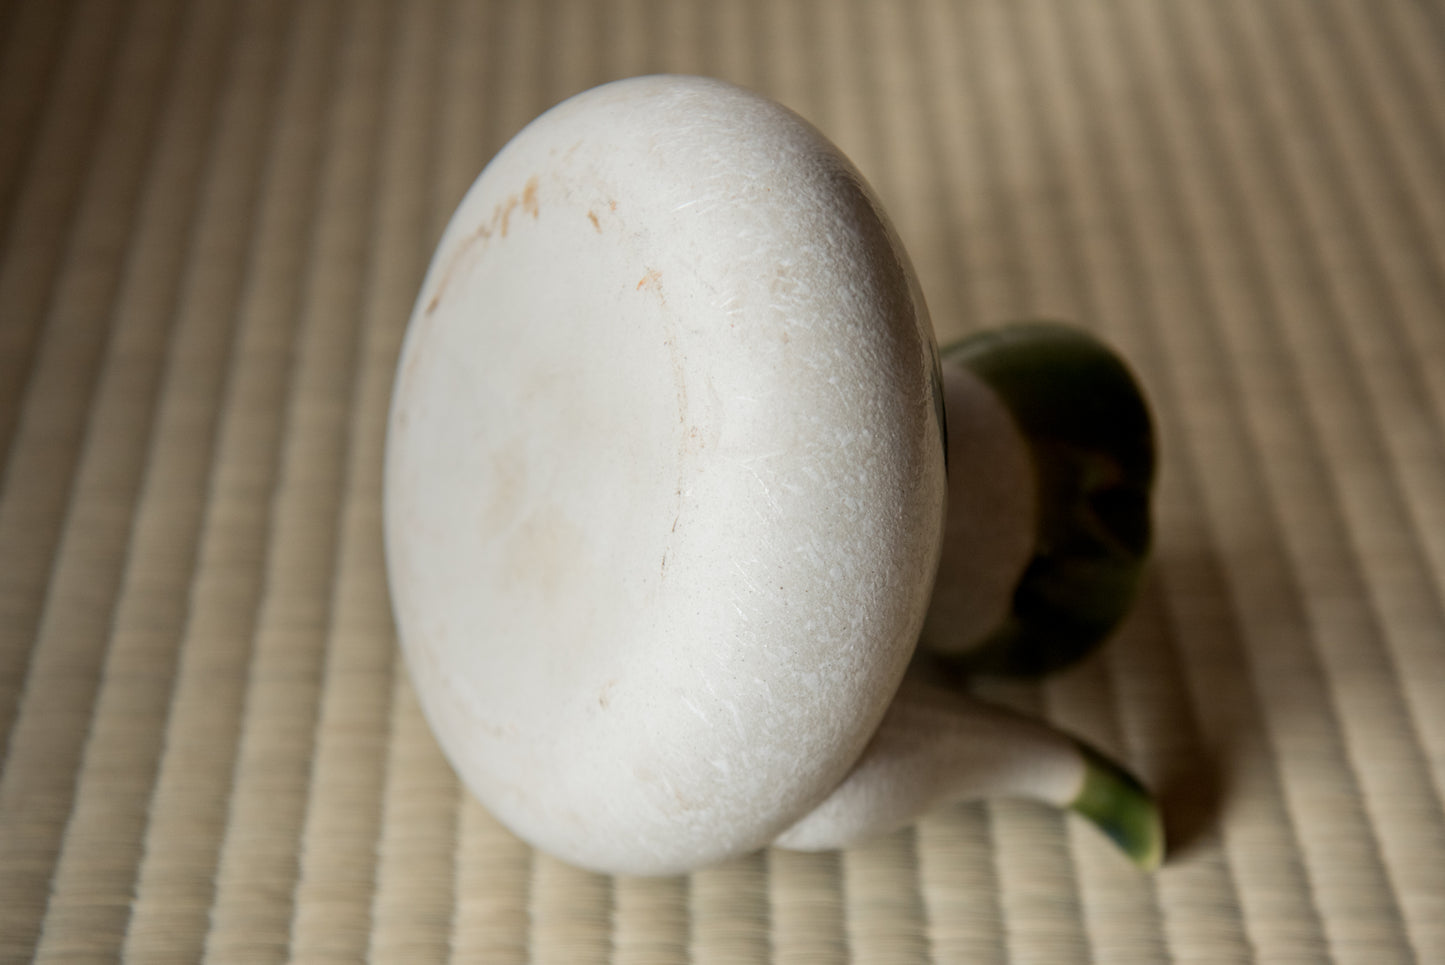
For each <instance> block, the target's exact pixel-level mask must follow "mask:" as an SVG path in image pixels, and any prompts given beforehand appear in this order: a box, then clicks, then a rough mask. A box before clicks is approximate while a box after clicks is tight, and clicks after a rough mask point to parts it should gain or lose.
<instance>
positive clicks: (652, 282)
mask: <svg viewBox="0 0 1445 965" xmlns="http://www.w3.org/2000/svg"><path fill="white" fill-rule="evenodd" d="M644 288H651V289H652V290H654V291H659V290H661V288H662V272H660V271H658V270H657V269H656V268H649V269H647V274H645V275H643V276H642V280H641V281H639V282H638V283H637V290H638V291H642V290H643V289H644Z"/></svg>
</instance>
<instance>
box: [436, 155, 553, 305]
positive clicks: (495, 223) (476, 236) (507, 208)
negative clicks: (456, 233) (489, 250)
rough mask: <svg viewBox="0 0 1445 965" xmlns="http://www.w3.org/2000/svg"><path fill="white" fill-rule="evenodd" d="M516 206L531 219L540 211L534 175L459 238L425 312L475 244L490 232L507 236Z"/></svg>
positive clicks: (437, 302) (489, 237)
mask: <svg viewBox="0 0 1445 965" xmlns="http://www.w3.org/2000/svg"><path fill="white" fill-rule="evenodd" d="M518 207H521V209H522V210H523V211H525V212H527V213H528V214H530V215H531V216H532V220H534V221H535V220H536V219H537V216H538V215H539V214H541V210H542V209H541V206H540V205H539V204H538V202H537V179H536V178H535V177H531V178H528V179H527V183H526V185H525V186H524V187H523V188H522V193H521V194H520V195H517V194H509V195H507V197H506V199H505V200H503V201H502V202H501V203H500V204H498V205H497V206H496V207H494V208H493V209H492V217H491V218H490V219H489V220H488V221H487V222H486V223H485V224H479V225H477V227H476V229H475V230H473V231H472V232H471V234H469V235H467V236H466V237H465V238H463V239H462V242H461V244H459V245H457V247H456V250H455V251H454V252H453V253H452V255H451V257H450V258H449V259H448V260H447V266H446V268H445V269H444V270H443V271H442V278H441V281H440V282H438V283H437V290H436V293H435V294H433V295H432V297H431V298H430V299H428V300H427V303H426V313H427V314H428V315H431V314H433V313H434V312H436V310H437V308H438V307H440V305H441V302H442V297H443V296H444V295H445V294H446V291H447V286H449V285H450V284H451V282H452V276H453V275H455V274H456V271H457V267H458V266H459V265H460V264H461V262H462V260H463V259H464V258H466V257H467V256H468V255H469V254H470V253H471V252H472V251H473V249H475V248H476V247H477V245H479V244H482V243H484V242H486V241H489V240H491V237H492V235H494V234H500V235H501V236H502V237H503V238H505V237H507V231H508V229H509V228H510V227H511V221H512V212H513V211H515V210H516V209H517V208H518Z"/></svg>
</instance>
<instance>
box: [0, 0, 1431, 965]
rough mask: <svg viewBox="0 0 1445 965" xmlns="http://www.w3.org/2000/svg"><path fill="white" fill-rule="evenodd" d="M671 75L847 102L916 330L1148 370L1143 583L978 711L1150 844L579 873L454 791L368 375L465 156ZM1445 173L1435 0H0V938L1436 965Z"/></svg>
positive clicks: (159, 948) (194, 945) (970, 830)
mask: <svg viewBox="0 0 1445 965" xmlns="http://www.w3.org/2000/svg"><path fill="white" fill-rule="evenodd" d="M653 71H685V72H697V73H708V74H715V75H719V76H722V77H725V78H728V79H731V80H734V81H737V82H739V83H742V84H745V85H747V86H749V87H752V88H754V89H756V90H759V91H761V92H764V93H766V94H769V95H772V96H774V97H777V98H779V99H781V100H782V101H783V102H784V103H786V104H788V105H790V106H791V107H793V108H795V109H797V110H798V111H799V112H801V113H802V114H803V115H804V116H806V117H808V118H810V119H811V120H812V121H814V122H815V123H816V124H817V125H818V126H820V127H821V128H822V129H823V130H824V131H825V132H826V133H827V134H829V135H830V136H831V137H833V138H834V139H835V140H836V141H837V142H838V143H839V144H840V145H841V146H842V147H843V149H844V150H845V151H847V152H848V153H849V154H850V155H851V156H852V157H853V158H854V160H855V161H856V162H857V164H858V165H859V166H860V167H861V168H862V169H863V171H864V172H865V173H866V174H867V176H868V177H869V178H870V179H871V180H872V182H873V184H874V186H875V187H876V188H877V190H878V192H879V193H880V194H881V195H882V197H883V198H884V200H885V202H886V204H887V205H888V207H889V209H890V211H891V212H892V213H893V215H894V217H895V220H896V222H897V224H898V227H899V229H900V232H901V234H902V235H903V238H904V240H905V242H906V243H907V245H908V246H909V248H910V250H911V252H912V253H913V256H914V258H915V261H916V263H917V265H918V268H919V271H920V274H921V276H922V281H923V285H924V288H925V290H926V293H927V295H928V298H929V300H930V303H931V306H932V309H933V313H934V318H935V323H936V326H937V328H938V331H939V334H940V336H941V337H943V338H948V337H951V336H955V335H958V334H961V333H963V332H965V331H968V330H971V329H974V328H977V327H980V326H983V325H985V324H988V323H991V322H997V321H1002V320H1006V319H1009V318H1014V317H1019V316H1025V315H1049V316H1055V317H1062V318H1069V319H1073V320H1076V321H1078V322H1080V323H1081V324H1084V325H1087V326H1089V327H1090V328H1092V329H1094V330H1095V331H1098V332H1100V333H1101V334H1103V335H1104V336H1105V337H1106V338H1108V339H1110V340H1112V341H1113V342H1114V343H1115V344H1116V345H1117V346H1119V347H1120V348H1121V350H1122V351H1123V352H1124V353H1125V354H1126V355H1127V356H1128V357H1129V358H1130V359H1131V360H1132V362H1133V363H1134V365H1135V366H1136V368H1137V370H1138V371H1139V374H1140V376H1141V378H1142V379H1143V381H1144V382H1145V384H1146V385H1147V388H1148V390H1149V392H1150V394H1151V396H1152V398H1153V401H1154V404H1155V406H1156V409H1157V413H1158V419H1159V427H1160V431H1161V434H1162V437H1163V460H1164V465H1163V475H1162V480H1161V488H1160V493H1159V507H1158V517H1157V522H1158V539H1157V556H1156V563H1155V565H1154V567H1153V570H1152V573H1151V578H1150V580H1149V583H1148V586H1147V589H1146V591H1145V593H1144V596H1143V599H1142V602H1141V604H1140V606H1139V608H1138V611H1137V614H1136V615H1135V617H1134V618H1133V619H1132V621H1131V622H1130V623H1129V625H1128V626H1127V628H1126V629H1125V631H1124V632H1123V633H1122V634H1121V636H1120V637H1119V638H1118V639H1117V640H1116V641H1115V642H1114V643H1113V645H1112V646H1111V647H1110V648H1109V649H1108V650H1107V651H1105V652H1104V653H1103V654H1101V655H1099V656H1098V657H1096V658H1095V659H1092V660H1090V661H1088V662H1087V663H1086V664H1085V665H1083V666H1081V667H1079V668H1077V669H1076V670H1074V671H1072V672H1070V673H1068V674H1067V675H1066V676H1063V677H1060V678H1058V679H1056V680H1053V681H1051V682H1049V683H1047V684H1046V685H1044V686H1040V687H1033V686H1025V687H1008V688H994V691H995V693H997V694H998V695H999V696H1001V697H1002V698H1004V699H1008V700H1011V701H1014V702H1016V703H1019V704H1022V705H1024V706H1029V707H1033V708H1036V709H1037V710H1039V711H1040V712H1041V713H1046V714H1047V715H1049V716H1050V717H1051V718H1053V719H1055V720H1057V721H1059V722H1061V723H1063V724H1065V725H1066V726H1069V727H1071V728H1074V729H1076V730H1078V731H1080V732H1082V733H1084V734H1086V735H1088V736H1090V737H1091V738H1093V739H1094V740H1095V741H1096V742H1098V743H1099V744H1101V745H1103V746H1106V747H1109V748H1111V749H1113V750H1115V751H1117V752H1118V753H1120V754H1121V755H1122V756H1123V757H1125V758H1126V759H1127V760H1129V761H1130V762H1132V763H1133V764H1134V765H1135V766H1136V767H1137V768H1138V769H1139V770H1140V771H1141V772H1142V773H1143V774H1144V775H1146V777H1147V778H1148V779H1149V780H1150V781H1151V782H1153V783H1154V784H1155V785H1156V786H1158V787H1159V788H1161V790H1162V792H1163V794H1164V796H1165V799H1166V801H1167V803H1168V808H1169V817H1170V821H1171V823H1172V825H1173V826H1174V833H1175V837H1176V840H1177V842H1179V844H1180V846H1179V847H1178V848H1177V849H1176V853H1175V856H1174V858H1173V860H1172V861H1171V862H1170V864H1169V865H1168V866H1167V867H1166V868H1165V869H1164V870H1163V871H1162V872H1160V873H1159V874H1158V875H1157V876H1154V877H1141V876H1139V875H1137V874H1135V873H1134V872H1133V871H1131V870H1130V869H1129V868H1128V867H1127V866H1125V865H1124V864H1123V863H1122V862H1121V861H1119V860H1118V859H1117V858H1116V857H1115V855H1114V854H1113V853H1112V852H1110V851H1109V850H1108V848H1107V846H1105V845H1104V844H1102V843H1101V842H1100V841H1099V840H1098V839H1097V838H1096V836H1095V835H1093V833H1092V832H1091V831H1090V830H1089V829H1088V828H1085V827H1083V826H1081V825H1080V824H1079V823H1077V822H1073V821H1068V820H1064V819H1062V818H1060V817H1059V816H1057V815H1055V814H1052V813H1050V812H1046V811H1044V810H1042V809H1039V808H1035V807H1031V806H1028V805H1022V804H1013V803H997V804H991V805H988V806H960V807H956V808H952V809H948V810H945V811H943V812H941V813H938V814H935V815H933V816H931V817H929V818H928V819H927V820H925V821H923V822H922V823H921V824H919V825H918V826H917V827H916V828H915V829H910V830H908V831H906V832H901V833H899V834H896V835H893V836H891V837H889V838H886V839H884V840H880V841H877V842H875V843H873V844H871V845H869V846H867V847H862V848H858V849H856V850H853V851H849V852H847V853H843V854H825V855H818V856H800V855H796V854H786V853H769V854H760V855H756V856H754V857H751V858H749V859H747V860H744V861H741V862H739V863H736V864H733V865H731V866H728V867H724V868H718V869H715V870H710V871H706V872H701V873H698V874H696V875H693V876H692V877H690V878H687V879H676V880H659V881H637V880H610V879H604V878H598V877H594V876H590V875H587V874H584V873H581V872H578V871H575V870H572V869H570V868H567V867H565V866H562V865H559V864H557V863H555V862H553V861H551V860H549V859H547V858H545V857H541V856H538V855H534V854H532V853H531V852H530V851H529V850H528V849H527V848H525V847H524V846H522V845H520V844H518V843H517V842H516V841H515V840H514V839H512V838H511V837H510V836H509V835H508V834H507V833H506V832H504V831H503V830H502V829H500V828H499V827H498V826H497V825H496V824H495V823H494V822H493V821H492V820H491V819H490V818H489V817H488V815H487V814H486V813H485V812H483V811H482V810H481V809H480V807H478V806H477V805H476V804H474V803H473V802H472V801H470V800H469V799H467V798H466V797H465V796H464V795H462V794H461V793H460V792H459V790H458V787H457V784H456V782H455V779H454V778H453V776H452V774H451V772H450V770H449V769H448V768H447V766H446V765H445V763H444V762H443V761H442V760H441V758H440V757H439V755H438V753H437V750H436V748H435V746H434V744H433V742H432V740H431V738H430V736H429V734H428V733H427V730H426V727H425V725H424V723H423V721H422V720H421V718H420V716H419V714H418V712H417V707H416V703H415V700H414V698H413V696H412V694H411V691H410V690H409V688H408V684H407V682H406V679H405V676H404V674H403V673H402V672H401V668H400V666H399V664H398V660H397V652H396V648H395V643H394V639H393V636H392V630H391V625H390V615H389V612H388V608H387V599H386V590H385V583H384V577H383V570H382V558H381V546H380V540H379V525H378V499H379V479H380V476H379V471H378V468H379V456H380V447H381V444H382V432H383V420H384V413H385V407H386V402H387V395H388V391H389V383H390V379H391V371H392V364H393V361H394V358H395V355H396V352H397V347H398V343H399V339H400V337H401V334H402V327H403V324H404V321H405V319H406V316H407V314H408V311H409V308H410V302H411V299H412V298H413V296H414V293H415V291H416V288H417V286H418V284H419V281H420V277H421V272H422V270H423V269H424V267H425V263H426V260H427V258H428V257H429V255H430V251H431V247H432V245H433V244H434V242H435V239H436V238H437V236H438V235H439V233H440V230H441V227H442V225H443V223H444V220H445V218H446V216H447V214H448V213H449V212H450V210H451V208H452V206H453V205H454V204H455V203H456V201H457V200H458V199H459V197H460V195H461V193H462V192H463V191H464V190H465V188H466V186H467V184H468V183H469V182H470V180H471V179H472V178H473V177H474V176H475V174H476V173H477V172H478V170H480V168H481V166H482V165H483V164H484V163H485V161H486V160H487V158H489V157H490V156H491V155H492V154H493V153H494V152H495V151H496V149H497V148H498V147H499V146H500V145H501V144H502V143H503V142H504V141H505V140H506V138H507V137H508V136H509V135H510V134H512V133H513V132H514V131H516V130H517V129H518V128H519V127H520V126H521V125H522V124H524V123H525V122H526V121H527V120H528V119H530V118H531V117H532V116H534V115H535V114H537V113H538V112H540V111H541V110H543V109H545V108H546V107H547V106H549V105H551V104H552V103H554V102H556V101H557V100H559V99H561V98H563V97H565V96H567V95H568V94H571V93H574V92H576V91H578V90H581V89H583V88H585V87H588V86H591V85H593V84H595V83H598V82H601V81H604V80H607V79H611V78H615V77H620V76H625V75H630V74H636V73H644V72H653ZM1442 176H1445V10H1442V8H1441V7H1440V6H1439V5H1438V4H1431V3H1428V2H1425V0H1420V2H1411V0H1380V2H1371V3H1365V2H1359V0H1264V2H1261V0H1219V2H1209V3H1170V2H1159V0H1016V2H1008V0H957V2H948V0H916V2H886V0H877V2H863V0H839V2H830V0H807V2H805V0H775V2H764V0H755V2H715V3H699V2H677V3H671V2H660V0H652V2H647V0H634V2H623V0H617V2H588V0H549V2H543V3H523V2H515V3H508V2H494V3H469V2H464V0H455V2H442V0H415V2H401V0H397V2H391V3H387V2H381V0H356V2H330V3H327V2H298V3H294V4H288V3H279V2H268V0H254V2H227V0H197V2H193V3H182V2H178V0H135V2H129V3H127V2H118V0H74V2H65V0H56V2H46V0H33V2H24V0H9V2H4V0H0V748H3V750H0V754H3V770H0V960H3V961H5V962H9V961H28V960H31V959H32V958H34V959H35V960H39V961H46V962H55V961H82V960H86V961H88V960H113V959H115V958H117V957H120V956H124V957H125V958H127V959H129V960H132V961H144V962H150V961H171V962H183V963H189V962H195V961H199V960H202V959H204V960H207V961H214V962H240V961H245V962H273V961H275V962H279V961H282V960H286V959H288V958H294V959H296V960H299V961H357V960H360V959H362V958H364V957H370V958H371V959H373V960H376V961H380V962H408V963H412V962H415V963H425V962H434V961H443V960H454V961H466V962H471V961H476V962H494V961H495V962H506V961H522V960H529V959H530V960H532V961H537V962H568V963H571V962H579V963H581V962H604V961H613V962H670V961H684V960H694V961H698V962H755V961H767V960H773V961H778V962H845V961H855V962H860V963H862V962H886V963H908V962H926V961H937V962H970V963H975V962H977V963H987V962H1061V963H1069V962H1086V961H1094V962H1109V963H1123V962H1159V961H1165V960H1169V959H1174V960H1178V961H1187V962H1239V961H1260V962H1271V963H1275V962H1325V961H1337V962H1358V963H1361V965H1364V963H1368V965H1381V963H1389V962H1405V961H1419V962H1426V963H1429V962H1445V818H1442V804H1441V802H1442V793H1445V780H1442V778H1445V183H1442ZM563 268H564V266H559V270H562V269H563Z"/></svg>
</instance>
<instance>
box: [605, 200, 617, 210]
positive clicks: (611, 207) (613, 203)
mask: <svg viewBox="0 0 1445 965" xmlns="http://www.w3.org/2000/svg"><path fill="white" fill-rule="evenodd" d="M607 210H608V211H616V210H617V202H616V201H609V202H607Z"/></svg>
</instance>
